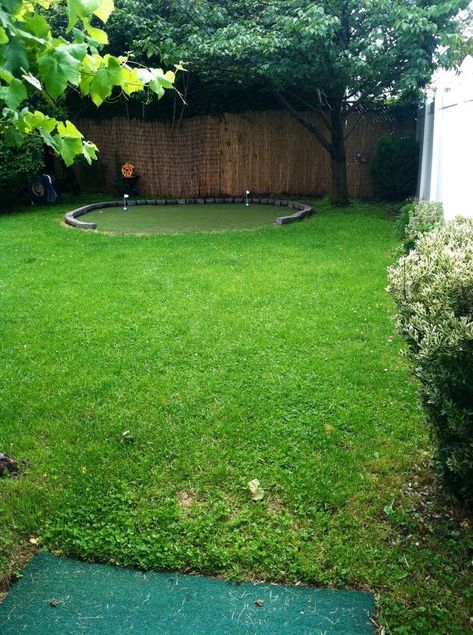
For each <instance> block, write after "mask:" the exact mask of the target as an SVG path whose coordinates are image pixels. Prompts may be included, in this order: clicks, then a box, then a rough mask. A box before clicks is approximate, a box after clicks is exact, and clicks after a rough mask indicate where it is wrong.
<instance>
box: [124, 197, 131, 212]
mask: <svg viewBox="0 0 473 635" xmlns="http://www.w3.org/2000/svg"><path fill="white" fill-rule="evenodd" d="M129 197H130V195H129V194H124V195H123V211H124V212H126V210H127V209H128V199H129Z"/></svg>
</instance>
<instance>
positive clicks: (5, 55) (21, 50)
mask: <svg viewBox="0 0 473 635" xmlns="http://www.w3.org/2000/svg"><path fill="white" fill-rule="evenodd" d="M0 67H2V69H3V70H7V71H10V72H11V73H13V74H15V73H17V72H19V71H21V70H22V69H23V70H28V67H29V65H28V58H27V57H26V51H25V43H24V41H23V40H22V39H21V38H20V37H18V36H15V37H13V38H11V40H10V41H9V42H8V43H7V44H4V45H2V47H1V48H0Z"/></svg>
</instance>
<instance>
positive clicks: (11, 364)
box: [0, 201, 473, 634]
mask: <svg viewBox="0 0 473 635" xmlns="http://www.w3.org/2000/svg"><path fill="white" fill-rule="evenodd" d="M81 202H82V203H83V202H84V201H75V203H77V204H79V203H81ZM315 204H316V206H317V208H318V209H319V213H318V214H317V215H315V216H314V217H313V218H311V219H310V220H307V221H304V222H302V223H298V224H295V225H291V226H283V227H274V226H268V227H265V228H261V229H257V230H254V231H246V232H227V233H215V234H195V235H189V234H187V235H177V236H108V235H104V234H99V233H93V232H84V231H80V230H76V229H71V228H66V227H65V226H64V225H63V224H62V222H61V218H62V213H63V212H64V211H66V210H67V209H69V208H70V207H71V205H69V206H67V205H62V206H57V207H54V208H50V209H46V208H43V209H29V208H26V209H25V210H24V211H21V212H18V213H14V214H4V215H1V216H0V328H1V337H0V356H1V359H0V415H1V419H0V451H4V452H7V453H8V454H10V455H12V456H14V457H16V458H18V459H19V460H23V459H24V460H26V461H27V464H24V465H23V466H22V475H21V476H20V477H19V478H12V479H2V480H0V517H1V521H2V525H1V527H2V530H1V532H0V550H1V553H2V555H1V557H0V563H1V566H2V570H3V572H4V574H5V576H8V574H9V573H11V571H12V569H14V568H15V567H17V566H18V562H19V561H20V560H21V554H22V553H24V552H25V551H27V550H28V545H30V543H29V540H30V539H31V538H32V537H33V539H36V540H38V542H39V544H40V546H42V547H45V548H47V549H50V550H53V551H54V552H56V553H57V552H59V553H63V554H65V555H68V556H72V557H78V558H84V559H90V560H95V561H100V562H111V563H117V564H121V565H130V566H137V567H141V568H146V569H148V568H158V569H180V570H199V571H204V572H212V573H220V574H222V573H223V574H225V575H226V576H227V577H232V578H237V579H257V580H263V579H264V580H280V581H288V582H291V583H295V582H302V583H311V584H316V585H326V586H332V585H333V586H337V587H344V588H350V587H356V588H365V589H370V590H373V591H374V592H376V593H377V594H378V595H379V607H380V610H381V612H382V615H381V618H380V620H381V622H382V624H384V626H385V627H387V632H393V633H405V634H411V633H449V634H454V633H463V632H466V629H467V626H468V617H469V606H471V602H472V590H471V589H472V586H471V571H472V562H471V559H472V554H471V547H472V543H473V539H472V531H471V526H470V524H469V523H468V521H467V520H465V519H463V520H460V519H459V518H458V517H457V516H455V514H454V513H451V509H452V508H449V506H448V503H447V502H445V501H443V500H442V499H441V498H439V495H438V494H437V493H435V491H436V490H435V487H434V486H433V485H432V483H431V481H430V477H429V474H430V472H429V469H428V457H429V454H430V447H429V442H428V435H427V433H426V430H425V427H424V423H423V418H422V413H421V411H420V409H419V408H418V405H417V400H416V386H415V384H414V382H413V381H412V379H411V375H410V372H409V369H408V368H407V366H406V363H405V361H404V359H403V358H402V356H401V355H400V348H401V341H400V340H399V339H398V338H397V336H396V335H395V329H394V325H393V320H392V318H393V313H394V309H393V305H392V302H391V300H390V298H389V296H388V295H387V293H386V292H385V290H384V288H385V286H386V267H387V266H388V265H389V264H390V263H392V262H393V261H394V259H395V258H396V256H397V254H398V249H399V245H398V238H397V237H396V234H395V231H394V227H393V222H392V220H391V219H390V218H389V215H388V210H387V209H386V208H383V207H380V206H378V207H377V206H373V205H364V204H355V205H353V206H352V207H351V208H349V209H347V210H343V211H337V210H334V209H332V208H330V206H329V205H328V204H327V203H325V202H319V203H317V202H316V203H315ZM255 478H256V479H259V481H260V482H261V487H262V488H263V489H264V492H265V496H264V498H263V499H262V500H261V501H258V502H254V501H253V500H252V499H251V495H250V492H249V491H248V482H249V481H250V480H251V479H255ZM30 546H31V545H30ZM5 579H6V577H5Z"/></svg>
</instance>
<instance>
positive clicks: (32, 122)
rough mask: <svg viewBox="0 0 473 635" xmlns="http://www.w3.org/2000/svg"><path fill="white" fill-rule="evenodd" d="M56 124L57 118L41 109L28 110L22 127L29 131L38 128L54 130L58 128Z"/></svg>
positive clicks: (48, 130)
mask: <svg viewBox="0 0 473 635" xmlns="http://www.w3.org/2000/svg"><path fill="white" fill-rule="evenodd" d="M56 125H57V120H56V119H54V118H53V117H49V116H48V115H45V114H43V113H42V112H40V111H39V110H35V111H34V112H27V113H25V114H24V115H23V118H22V129H23V130H24V131H25V132H27V133H30V132H33V130H37V129H38V128H40V129H41V130H45V131H47V132H52V131H53V130H54V129H55V128H56Z"/></svg>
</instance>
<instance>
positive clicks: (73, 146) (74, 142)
mask: <svg viewBox="0 0 473 635" xmlns="http://www.w3.org/2000/svg"><path fill="white" fill-rule="evenodd" d="M58 127H59V126H58ZM53 140H54V141H55V143H56V144H57V148H58V150H57V151H58V152H59V154H60V155H61V157H62V158H63V159H64V163H65V164H66V165H67V166H70V165H72V164H73V163H74V159H75V158H76V157H77V156H78V155H79V154H82V140H81V139H79V138H77V137H69V136H67V137H62V136H61V134H60V133H58V134H55V135H54V137H53Z"/></svg>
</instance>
